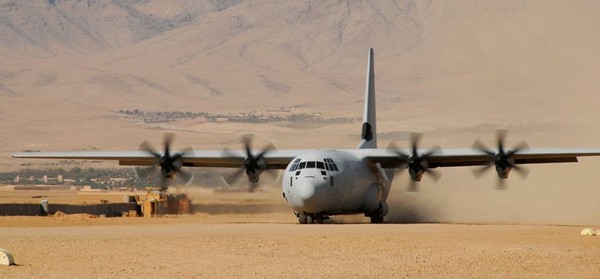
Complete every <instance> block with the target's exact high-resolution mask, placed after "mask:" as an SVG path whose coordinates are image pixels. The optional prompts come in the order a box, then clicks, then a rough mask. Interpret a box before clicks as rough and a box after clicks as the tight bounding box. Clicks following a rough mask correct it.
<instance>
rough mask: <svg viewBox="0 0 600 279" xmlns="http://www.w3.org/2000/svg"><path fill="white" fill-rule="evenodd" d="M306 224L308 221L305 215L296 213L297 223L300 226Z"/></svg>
mask: <svg viewBox="0 0 600 279" xmlns="http://www.w3.org/2000/svg"><path fill="white" fill-rule="evenodd" d="M307 222H308V220H307V218H306V214H304V213H298V223H300V224H308V223H307Z"/></svg>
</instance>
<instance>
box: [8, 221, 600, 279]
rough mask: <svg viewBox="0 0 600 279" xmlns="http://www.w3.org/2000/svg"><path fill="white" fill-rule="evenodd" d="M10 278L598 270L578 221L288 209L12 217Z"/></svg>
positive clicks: (492, 274) (579, 274) (590, 274)
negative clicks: (422, 218)
mask: <svg viewBox="0 0 600 279" xmlns="http://www.w3.org/2000/svg"><path fill="white" fill-rule="evenodd" d="M0 223H2V224H4V225H3V226H2V229H1V230H0V247H2V248H5V249H8V250H10V251H12V252H13V254H14V256H15V261H16V263H17V264H18V265H17V266H10V267H6V266H0V278H34V277H38V278H39V277H44V278H115V277H119V278H240V277H241V278H325V277H326V278H421V277H444V278H465V277H477V278H481V277H486V278H507V277H508V278H514V277H519V278H542V277H543V278H547V277H560V278H567V277H568V278H575V277H576V278H597V277H598V274H600V257H598V255H599V254H600V236H599V237H593V236H581V235H580V234H579V233H580V231H581V228H580V227H576V226H526V225H459V224H383V225H371V224H324V225H298V224H295V223H294V219H293V218H291V217H290V216H289V215H288V214H246V215H241V214H226V215H206V214H196V215H193V216H187V217H165V218H89V216H86V215H81V216H65V217H61V218H57V217H2V218H0Z"/></svg>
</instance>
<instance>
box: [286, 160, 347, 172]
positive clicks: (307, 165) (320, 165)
mask: <svg viewBox="0 0 600 279" xmlns="http://www.w3.org/2000/svg"><path fill="white" fill-rule="evenodd" d="M301 169H322V170H328V171H339V169H338V167H337V165H336V164H335V162H334V161H333V160H332V159H331V158H325V159H323V161H302V160H301V159H296V160H295V161H294V163H293V164H292V167H291V168H290V171H297V170H301Z"/></svg>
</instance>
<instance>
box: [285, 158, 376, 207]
mask: <svg viewBox="0 0 600 279" xmlns="http://www.w3.org/2000/svg"><path fill="white" fill-rule="evenodd" d="M373 167H376V166H375V165H370V163H369V162H368V161H367V160H365V159H364V158H360V157H359V156H357V155H355V154H351V153H348V152H344V151H342V150H318V151H313V152H310V153H307V154H304V155H301V156H298V157H296V158H294V160H292V162H291V163H290V164H289V165H288V166H287V168H286V170H285V173H284V175H283V181H282V185H281V187H282V195H283V197H284V198H285V199H286V200H287V202H288V204H289V205H290V207H291V208H292V209H294V211H295V212H296V213H297V214H312V215H315V214H319V215H325V216H327V215H336V214H356V213H365V214H366V215H368V214H370V213H372V212H376V211H377V210H378V209H379V208H380V206H381V205H380V203H381V202H384V200H383V198H382V197H383V196H384V195H382V192H383V187H385V183H384V182H382V179H381V178H380V177H379V176H378V175H377V174H376V173H374V172H373V171H372V169H371V168H373Z"/></svg>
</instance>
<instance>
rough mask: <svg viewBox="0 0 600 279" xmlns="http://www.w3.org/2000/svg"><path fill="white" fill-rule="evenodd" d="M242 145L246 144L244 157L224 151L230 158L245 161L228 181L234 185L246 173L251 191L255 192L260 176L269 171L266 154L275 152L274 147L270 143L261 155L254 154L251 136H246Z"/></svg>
mask: <svg viewBox="0 0 600 279" xmlns="http://www.w3.org/2000/svg"><path fill="white" fill-rule="evenodd" d="M242 143H243V144H244V151H245V154H244V155H243V157H242V156H241V155H240V154H237V153H232V152H231V151H229V150H225V151H224V152H225V153H226V156H228V157H231V158H237V159H239V160H243V164H242V167H241V168H240V169H239V170H238V171H236V172H235V173H234V174H233V175H231V176H230V177H229V179H227V180H228V182H230V183H233V182H235V181H237V180H239V177H240V176H241V175H242V173H245V174H246V176H247V177H248V181H249V182H250V188H249V190H250V191H254V190H255V189H256V187H257V186H258V181H259V178H260V175H261V174H262V173H263V172H265V171H269V168H268V164H267V161H266V160H265V154H267V153H268V152H269V151H271V150H273V148H274V146H273V145H272V144H270V143H269V144H268V145H267V146H265V147H264V148H263V149H262V151H261V152H260V153H258V154H256V153H255V152H252V147H251V146H252V137H251V136H250V135H246V136H244V137H243V138H242ZM255 154H256V155H255Z"/></svg>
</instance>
